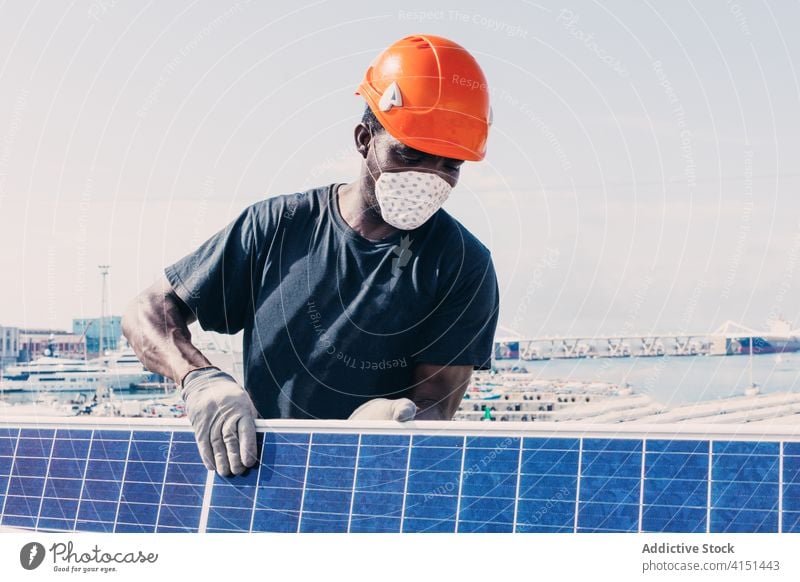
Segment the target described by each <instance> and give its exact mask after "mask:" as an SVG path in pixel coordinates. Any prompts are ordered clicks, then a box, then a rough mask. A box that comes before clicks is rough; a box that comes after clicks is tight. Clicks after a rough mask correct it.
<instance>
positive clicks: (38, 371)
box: [0, 348, 151, 392]
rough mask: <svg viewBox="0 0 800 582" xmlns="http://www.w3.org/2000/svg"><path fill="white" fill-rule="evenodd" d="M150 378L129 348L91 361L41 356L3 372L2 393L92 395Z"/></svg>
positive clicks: (1, 377)
mask: <svg viewBox="0 0 800 582" xmlns="http://www.w3.org/2000/svg"><path fill="white" fill-rule="evenodd" d="M150 377H151V374H150V372H148V371H147V370H146V369H145V368H144V366H142V364H141V362H139V360H138V359H137V358H136V355H135V354H134V353H133V350H132V349H130V348H124V349H122V350H120V351H118V352H110V353H108V354H106V355H104V356H101V357H99V358H95V359H94V360H88V361H84V360H77V359H70V358H60V357H58V356H42V357H39V358H36V359H35V360H33V361H32V362H27V363H24V364H18V365H15V366H8V367H7V368H6V369H5V370H3V371H2V373H0V392H40V391H41V392H93V391H95V390H97V388H100V387H103V388H111V389H113V390H126V389H129V388H131V387H134V386H135V385H136V384H139V383H141V382H146V381H147V380H148V379H150Z"/></svg>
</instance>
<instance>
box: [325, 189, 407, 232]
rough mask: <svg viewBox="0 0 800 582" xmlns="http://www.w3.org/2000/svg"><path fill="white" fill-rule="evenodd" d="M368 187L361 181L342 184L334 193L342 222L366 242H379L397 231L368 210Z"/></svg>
mask: <svg viewBox="0 0 800 582" xmlns="http://www.w3.org/2000/svg"><path fill="white" fill-rule="evenodd" d="M366 188H368V185H367V184H365V183H364V181H363V180H356V181H355V182H350V183H349V184H343V185H342V186H340V187H339V189H338V190H337V193H336V201H337V203H338V205H339V214H340V215H341V216H342V218H343V219H344V221H345V222H346V223H347V224H348V226H350V228H352V229H353V230H354V231H356V232H357V233H358V234H360V235H361V236H363V237H364V238H365V239H367V240H371V241H379V240H382V239H384V238H386V237H387V236H391V235H392V234H394V233H396V232H397V229H396V228H395V227H393V226H392V225H390V224H387V223H386V222H384V221H383V220H381V219H380V218H377V217H375V216H374V215H373V213H372V212H371V211H370V209H369V204H368V202H367V201H368V200H369V198H370V197H369V196H368V195H367V191H366Z"/></svg>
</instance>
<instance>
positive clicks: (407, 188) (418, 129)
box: [122, 36, 499, 475]
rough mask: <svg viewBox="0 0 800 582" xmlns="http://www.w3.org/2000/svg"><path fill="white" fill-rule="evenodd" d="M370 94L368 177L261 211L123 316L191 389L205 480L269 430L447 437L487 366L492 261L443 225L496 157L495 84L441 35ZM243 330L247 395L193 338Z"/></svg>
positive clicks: (234, 467)
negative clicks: (472, 178)
mask: <svg viewBox="0 0 800 582" xmlns="http://www.w3.org/2000/svg"><path fill="white" fill-rule="evenodd" d="M358 93H359V94H361V95H362V96H363V97H364V98H365V100H366V101H367V108H366V111H365V114H364V117H363V119H362V122H361V123H360V124H359V125H358V126H356V128H355V146H356V150H357V151H358V153H359V154H361V156H362V158H363V163H362V170H361V174H360V176H359V177H358V178H357V179H356V180H355V181H353V182H351V183H349V184H331V185H328V186H324V187H320V188H315V189H313V190H309V191H307V192H302V193H299V194H292V195H284V196H277V197H273V198H269V199H266V200H262V201H259V202H256V203H255V204H252V205H251V206H249V207H248V208H246V209H245V210H244V212H242V213H241V214H240V215H239V217H238V218H237V219H236V220H234V221H233V222H232V223H231V224H230V225H228V226H227V227H226V228H225V229H223V230H222V231H220V232H219V233H217V234H216V235H214V236H213V237H212V238H211V239H209V240H208V241H206V242H205V243H203V244H202V245H201V246H200V247H199V248H198V249H197V250H196V251H194V252H193V253H191V254H190V255H188V256H186V257H184V258H183V259H181V260H179V261H178V262H177V263H175V264H173V265H170V266H168V267H167V268H166V269H165V277H164V278H163V279H162V280H161V281H159V282H158V283H157V284H155V285H154V286H152V287H151V288H149V289H147V290H145V291H144V292H143V293H141V294H140V295H139V296H138V297H137V298H136V299H135V300H134V301H133V302H132V303H131V305H130V306H129V308H128V309H127V310H126V313H125V315H124V317H123V322H122V325H123V331H124V333H125V336H126V337H127V338H128V341H129V342H130V344H131V346H132V347H133V349H134V350H135V351H136V353H137V355H138V356H139V357H140V359H141V361H142V362H143V363H144V365H145V366H146V367H147V368H149V369H150V370H152V371H154V372H158V373H161V374H163V375H165V376H169V377H171V378H173V379H174V380H175V382H176V383H177V384H178V385H179V386H181V390H182V396H183V398H184V400H185V402H186V410H187V414H188V416H189V418H190V420H191V422H192V426H193V427H194V430H195V435H196V438H197V442H198V446H199V449H200V452H201V455H202V457H203V460H204V462H205V463H206V465H207V466H208V468H209V469H216V470H217V471H218V472H219V473H220V474H222V475H226V474H229V473H231V472H232V473H234V474H240V473H242V472H243V471H245V470H246V468H247V467H250V466H253V465H254V464H255V463H256V462H257V459H256V440H255V423H254V419H255V418H256V417H257V416H259V415H260V416H261V417H262V418H340V419H345V418H351V419H359V420H380V419H385V420H397V421H407V420H411V419H417V420H450V419H452V418H453V415H454V414H455V411H456V410H457V408H458V405H459V402H460V401H461V399H462V397H463V395H464V391H465V390H466V387H467V385H468V383H469V380H470V376H471V374H472V370H473V369H474V368H477V369H486V368H488V367H489V366H490V362H491V351H492V343H493V337H494V332H495V328H496V326H497V314H498V306H499V294H498V288H497V280H496V277H495V271H494V266H493V264H492V259H491V255H490V253H489V251H488V249H487V248H486V247H485V246H484V245H483V244H481V243H480V242H479V241H478V240H477V239H476V238H475V237H474V236H473V235H472V234H470V233H469V232H468V231H467V230H466V228H465V227H464V226H463V225H461V224H460V223H459V222H458V221H456V220H455V219H454V218H453V217H452V216H450V215H449V214H448V213H447V212H445V211H444V210H442V209H440V207H441V205H442V204H443V203H444V201H445V199H446V198H447V197H448V195H449V192H450V189H451V188H452V187H453V186H455V185H456V183H457V182H458V175H459V170H460V168H461V165H462V163H463V162H464V160H470V161H479V160H481V159H483V157H484V154H485V146H486V137H487V134H488V128H489V124H490V123H491V110H490V108H489V98H488V92H487V88H486V81H485V79H484V76H483V73H482V71H481V69H480V67H479V66H478V64H477V63H476V62H475V60H474V59H473V57H472V56H471V55H470V54H469V53H468V52H467V51H466V50H465V49H464V48H463V47H461V46H459V45H457V44H455V43H453V42H452V41H449V40H447V39H444V38H441V37H436V36H413V37H408V38H404V39H402V40H401V41H398V42H396V43H395V44H393V45H392V46H390V47H389V48H388V49H387V50H386V51H384V52H383V53H382V54H381V55H379V56H378V58H377V59H376V60H375V61H374V62H373V63H372V65H371V66H370V68H369V69H368V71H367V74H366V76H365V78H364V80H363V82H362V83H361V85H360V86H359V90H358ZM195 319H197V320H198V321H199V323H200V325H201V326H202V328H203V329H205V330H212V331H216V332H221V333H228V334H234V333H237V332H239V331H241V330H244V385H245V386H244V388H242V387H241V386H239V385H238V384H237V383H236V381H235V380H234V379H233V378H232V377H231V376H229V375H228V374H226V373H224V372H222V371H221V370H219V369H218V368H215V367H213V366H212V365H211V363H210V362H209V361H208V360H207V359H206V358H205V357H204V356H203V354H201V353H200V351H199V350H197V349H196V348H195V347H194V346H193V345H192V343H191V334H190V333H189V331H188V328H187V325H188V324H189V323H191V322H193V321H194V320H195Z"/></svg>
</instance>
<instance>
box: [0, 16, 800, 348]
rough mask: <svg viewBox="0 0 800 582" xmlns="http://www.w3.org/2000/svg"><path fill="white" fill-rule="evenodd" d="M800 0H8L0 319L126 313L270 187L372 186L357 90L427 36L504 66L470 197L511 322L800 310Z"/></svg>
mask: <svg viewBox="0 0 800 582" xmlns="http://www.w3.org/2000/svg"><path fill="white" fill-rule="evenodd" d="M797 22H800V4H798V3H796V2H795V3H788V2H786V3H784V2H771V3H769V2H758V1H752V2H751V1H746V0H742V1H738V0H737V1H735V2H733V1H719V2H713V3H710V2H687V1H682V0H677V1H670V2H654V1H652V0H649V1H643V2H636V3H630V2H589V1H576V2H572V1H567V0H565V1H561V2H557V3H556V2H553V3H549V2H528V1H520V0H509V1H507V2H492V3H489V2H469V1H463V0H459V1H458V2H437V1H433V2H425V3H418V4H413V3H405V2H379V1H375V2H370V3H355V2H332V1H322V0H317V1H315V2H310V3H309V2H305V1H293V2H282V1H271V2H247V1H240V2H211V1H203V2H200V1H198V2H177V1H176V2H169V3H165V2H158V3H157V2H154V1H151V2H133V1H131V0H95V1H89V2H87V1H73V2H49V3H46V2H29V1H22V0H19V1H17V0H10V1H7V2H5V3H3V4H2V5H0V274H1V275H0V281H2V285H0V325H7V326H18V327H48V328H65V329H66V328H71V320H72V318H79V317H80V318H82V317H93V316H94V317H96V316H97V315H98V314H99V311H100V288H101V287H100V276H99V272H98V269H97V266H98V265H99V264H109V265H111V271H110V272H111V274H110V278H109V299H110V311H111V312H113V313H117V314H120V313H122V311H123V310H124V308H125V306H126V304H127V303H128V302H129V301H130V300H131V298H132V297H133V296H134V295H135V294H136V293H137V292H139V291H140V290H142V289H143V288H145V287H146V286H147V285H149V284H150V283H151V282H153V281H154V280H155V279H156V277H158V276H159V274H160V272H161V270H162V269H163V267H164V266H166V265H168V264H170V263H172V262H174V261H175V260H177V259H179V258H180V257H182V256H184V255H186V254H187V253H189V252H190V251H191V250H193V249H194V248H195V247H197V246H198V245H199V244H200V243H201V242H202V241H204V240H205V239H207V238H208V237H209V236H211V235H212V234H213V233H215V232H216V231H218V230H220V229H221V228H223V227H224V226H225V225H226V224H227V223H228V222H229V221H230V220H232V219H233V218H234V217H235V216H236V215H237V214H238V213H239V212H241V210H242V209H243V208H244V207H245V206H247V205H248V204H250V203H253V202H255V201H257V200H260V199H263V198H266V197H270V196H274V195H279V194H285V193H291V192H298V191H302V190H305V189H308V188H310V187H313V186H318V185H322V184H327V183H330V182H346V181H350V180H352V179H354V178H355V177H356V176H357V174H358V170H359V165H360V157H359V155H358V154H357V153H356V151H355V149H354V146H353V139H352V132H353V127H354V126H355V125H356V124H357V123H358V120H359V118H360V115H361V112H362V110H363V106H364V104H363V100H362V99H361V98H360V97H359V96H357V95H355V94H354V90H355V88H356V86H357V85H358V83H359V81H360V80H361V77H362V76H363V74H364V71H365V70H366V68H367V66H368V65H369V64H370V62H371V60H372V59H373V58H374V57H375V56H376V55H377V54H378V53H379V52H380V51H381V50H382V49H383V48H385V47H386V46H388V45H389V44H390V43H392V42H394V41H395V40H398V39H400V38H402V37H404V36H407V35H410V34H420V33H428V34H438V35H441V36H446V37H449V38H451V39H452V40H455V41H456V42H458V43H459V44H461V45H463V46H465V47H466V48H467V49H468V50H470V51H471V52H472V54H473V55H474V56H475V57H476V59H477V60H478V62H479V63H480V64H481V66H482V68H483V70H484V73H485V75H486V77H487V80H488V82H489V86H490V91H491V96H492V107H493V112H494V123H493V126H492V128H491V133H490V137H489V143H488V150H487V156H486V159H485V160H484V161H483V162H479V163H467V164H465V167H464V169H463V171H462V177H461V180H460V182H459V184H458V185H457V187H456V188H455V189H454V190H453V193H452V194H451V196H450V198H449V200H448V201H447V203H446V205H445V209H446V210H447V211H448V212H450V213H451V214H453V215H454V216H455V217H456V218H457V219H458V220H460V221H461V222H462V223H463V224H464V225H465V226H467V228H469V229H470V230H471V231H472V232H473V233H474V234H475V235H476V236H478V238H479V239H480V240H482V241H483V242H484V244H486V246H487V247H489V249H490V250H491V252H492V256H493V258H494V262H495V267H496V270H497V273H498V278H499V284H500V290H501V313H500V331H499V332H498V333H499V334H500V335H505V334H513V333H519V334H522V335H524V336H528V337H540V336H548V335H568V334H577V335H587V336H602V335H604V334H620V333H670V332H672V333H678V332H681V333H702V332H707V331H711V330H713V329H715V328H716V327H718V326H719V325H721V324H722V323H723V322H724V321H725V320H728V319H731V320H734V321H737V322H741V323H743V324H745V325H748V326H750V327H754V328H759V329H761V328H765V327H766V326H767V325H768V322H769V320H770V319H772V318H774V317H776V316H782V317H783V318H785V319H787V320H789V321H790V322H791V323H792V327H793V328H796V327H800V293H798V292H797V287H798V284H799V279H800V275H799V274H798V273H797V271H798V270H800V269H797V268H795V267H796V263H797V260H798V254H800V197H799V196H798V194H800V192H798V186H800V168H798V154H800V107H799V106H798V105H800V80H798V68H800V63H798V57H799V56H800V38H799V37H798V35H797V34H796V31H795V30H794V28H796V23H797Z"/></svg>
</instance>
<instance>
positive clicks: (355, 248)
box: [165, 184, 499, 418]
mask: <svg viewBox="0 0 800 582" xmlns="http://www.w3.org/2000/svg"><path fill="white" fill-rule="evenodd" d="M338 186H339V184H332V185H330V186H325V187H321V188H315V189H313V190H309V191H307V192H303V193H299V194H289V195H283V196H276V197H273V198H268V199H266V200H261V201H259V202H256V203H255V204H252V205H250V206H249V207H247V208H246V209H245V210H244V211H243V212H242V213H241V214H240V215H239V216H238V218H236V220H234V221H233V222H232V223H231V224H229V225H228V226H227V227H226V228H224V229H223V230H221V231H220V232H218V233H217V234H216V235H214V236H213V237H211V238H210V239H209V240H208V241H206V242H205V243H203V244H202V245H201V246H200V247H199V248H198V249H197V250H196V251H194V252H193V253H191V254H189V255H187V256H186V257H184V258H182V259H181V260H179V261H178V262H176V263H175V264H173V265H170V266H168V267H167V268H166V269H165V273H166V276H167V278H168V279H169V281H170V283H171V284H172V287H173V289H174V290H175V293H176V294H177V295H178V296H179V297H180V298H181V299H182V300H183V301H184V302H185V303H186V305H188V306H189V308H190V309H191V310H192V311H193V312H194V313H195V314H196V315H197V319H198V321H199V323H200V326H201V327H202V328H203V329H204V330H208V331H215V332H220V333H227V334H234V333H238V332H239V331H241V330H244V338H243V344H244V348H243V349H244V354H243V355H244V384H245V389H246V390H247V391H248V392H249V394H250V396H251V397H252V399H253V403H254V404H255V406H256V408H257V409H258V411H259V413H260V415H261V416H262V417H263V418H347V417H348V416H349V415H350V414H351V413H352V412H353V410H355V409H356V408H357V407H358V406H359V405H361V404H362V403H363V402H365V401H366V400H369V399H371V398H377V397H384V398H401V397H404V396H407V395H408V389H409V387H410V386H411V385H412V374H413V370H414V366H415V365H416V364H418V363H429V364H439V365H472V366H473V367H474V368H476V369H487V368H489V367H490V364H491V355H492V344H493V337H494V332H495V328H496V326H497V316H498V308H499V293H498V287H497V279H496V276H495V270H494V265H493V264H492V258H491V255H490V252H489V250H488V249H487V248H486V247H485V246H484V245H483V244H481V242H480V241H478V239H476V238H475V237H474V236H473V235H472V234H470V232H469V231H467V229H466V228H465V227H464V226H463V225H461V223H459V222H458V221H457V220H455V219H454V218H453V217H452V216H450V214H448V213H447V212H446V211H445V210H443V209H440V210H438V211H437V212H436V213H435V214H434V215H433V217H431V218H430V220H428V221H427V222H426V223H425V224H423V225H422V226H420V227H419V228H417V229H414V230H409V231H403V232H397V233H395V234H393V235H391V236H389V237H387V238H384V239H382V240H380V241H377V242H376V241H370V240H368V239H366V238H364V237H362V236H361V235H360V234H358V233H357V232H356V231H355V230H353V229H352V228H350V226H349V225H348V224H347V223H346V222H345V221H344V219H343V218H342V216H341V214H340V213H339V205H338V198H337V190H338Z"/></svg>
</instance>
